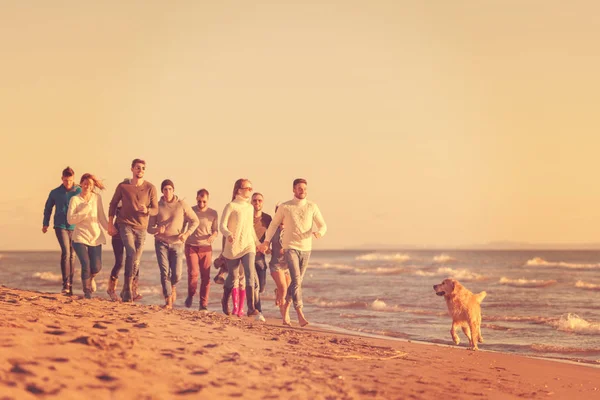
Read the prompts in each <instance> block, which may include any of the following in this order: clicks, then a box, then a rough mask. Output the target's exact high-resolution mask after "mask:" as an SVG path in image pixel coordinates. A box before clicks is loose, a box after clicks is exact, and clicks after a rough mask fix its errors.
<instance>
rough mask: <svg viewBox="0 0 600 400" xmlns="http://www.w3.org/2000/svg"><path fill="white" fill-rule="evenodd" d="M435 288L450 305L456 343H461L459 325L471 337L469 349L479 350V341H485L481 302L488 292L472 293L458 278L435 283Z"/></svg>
mask: <svg viewBox="0 0 600 400" xmlns="http://www.w3.org/2000/svg"><path fill="white" fill-rule="evenodd" d="M433 290H435V294H437V295H438V296H444V299H446V305H447V306H448V314H450V316H451V317H452V327H451V328H450V334H451V335H452V340H453V341H454V343H455V344H459V343H460V339H459V338H458V335H457V334H456V330H457V329H458V327H461V328H462V331H463V332H464V334H465V336H466V337H467V339H469V348H468V349H469V350H478V347H477V343H483V336H481V302H482V301H483V299H484V298H485V296H486V295H487V293H486V292H481V293H478V294H473V293H471V291H470V290H468V289H467V288H466V287H464V286H463V285H461V284H460V283H459V282H458V281H457V280H456V279H450V278H449V279H444V280H443V281H442V283H440V284H439V285H433Z"/></svg>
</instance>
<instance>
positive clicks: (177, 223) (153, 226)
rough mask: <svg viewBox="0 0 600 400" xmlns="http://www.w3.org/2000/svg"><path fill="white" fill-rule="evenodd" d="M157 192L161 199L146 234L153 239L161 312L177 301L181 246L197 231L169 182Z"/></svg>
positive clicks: (195, 219)
mask: <svg viewBox="0 0 600 400" xmlns="http://www.w3.org/2000/svg"><path fill="white" fill-rule="evenodd" d="M160 191H161V192H162V194H163V197H162V198H161V199H160V201H159V202H158V214H156V215H153V216H151V217H150V221H149V222H148V233H150V234H152V235H154V248H155V250H156V259H157V260H158V268H159V269H160V284H161V285H162V289H163V295H164V296H165V308H166V309H171V308H173V304H175V300H176V299H177V290H176V285H177V283H178V282H179V280H180V279H181V268H182V267H181V266H182V262H183V257H184V255H183V246H184V244H185V241H186V240H187V239H188V237H189V236H190V235H191V234H192V233H193V232H194V231H195V230H196V228H197V227H198V217H197V216H196V213H195V212H194V211H192V208H191V207H190V206H189V205H187V203H186V202H185V201H183V200H181V199H179V198H178V197H177V196H176V195H175V185H174V184H173V181H171V180H170V179H165V180H164V181H162V183H161V185H160ZM186 226H187V229H185V227H186Z"/></svg>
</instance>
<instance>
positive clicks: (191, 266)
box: [185, 245, 212, 308]
mask: <svg viewBox="0 0 600 400" xmlns="http://www.w3.org/2000/svg"><path fill="white" fill-rule="evenodd" d="M185 261H186V263H187V270H188V297H194V295H195V294H196V290H197V289H198V275H199V276H200V305H201V306H202V307H204V308H206V307H208V293H209V291H210V264H211V263H212V247H211V246H190V245H186V246H185Z"/></svg>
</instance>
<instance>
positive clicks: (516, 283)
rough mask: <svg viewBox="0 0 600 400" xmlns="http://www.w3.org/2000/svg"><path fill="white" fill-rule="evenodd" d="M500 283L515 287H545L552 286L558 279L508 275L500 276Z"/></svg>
mask: <svg viewBox="0 0 600 400" xmlns="http://www.w3.org/2000/svg"><path fill="white" fill-rule="evenodd" d="M498 283H500V284H501V285H506V286H513V287H518V288H543V287H548V286H552V285H554V284H556V281H555V280H554V279H551V280H547V281H541V280H537V279H531V280H530V279H523V278H521V279H510V278H506V277H504V276H503V277H502V278H500V281H498Z"/></svg>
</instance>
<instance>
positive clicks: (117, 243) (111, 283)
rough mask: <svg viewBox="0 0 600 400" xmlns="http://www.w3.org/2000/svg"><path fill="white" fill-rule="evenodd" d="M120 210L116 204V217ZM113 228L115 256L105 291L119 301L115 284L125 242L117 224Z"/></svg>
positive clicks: (121, 265)
mask: <svg viewBox="0 0 600 400" xmlns="http://www.w3.org/2000/svg"><path fill="white" fill-rule="evenodd" d="M123 182H124V183H129V178H125V179H124V180H123ZM120 212H121V203H119V204H118V205H117V210H116V211H115V215H116V217H117V219H118V218H119V213H120ZM115 228H116V231H117V233H116V234H115V235H113V236H112V238H111V240H110V244H111V245H112V249H113V255H114V257H115V265H114V266H113V268H112V270H111V271H110V276H109V277H108V289H107V290H106V293H108V295H109V296H110V299H111V300H112V301H119V300H121V298H120V297H119V296H117V284H118V283H119V273H120V272H121V269H122V268H123V261H124V260H123V256H124V255H125V244H124V243H123V239H121V235H120V234H119V226H118V224H115Z"/></svg>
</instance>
